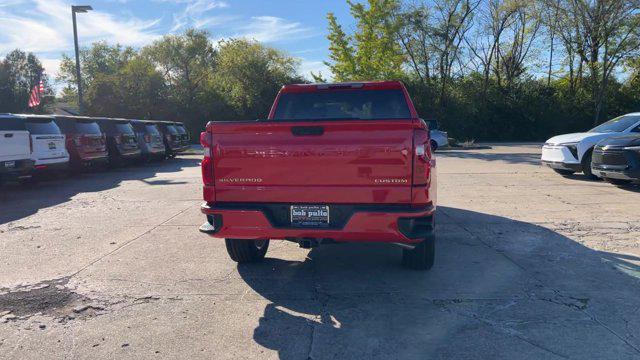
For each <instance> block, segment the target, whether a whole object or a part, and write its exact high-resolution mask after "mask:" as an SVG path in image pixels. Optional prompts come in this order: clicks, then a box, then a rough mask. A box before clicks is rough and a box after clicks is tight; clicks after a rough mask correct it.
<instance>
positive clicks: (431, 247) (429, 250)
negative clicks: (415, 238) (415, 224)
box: [402, 234, 436, 270]
mask: <svg viewBox="0 0 640 360" xmlns="http://www.w3.org/2000/svg"><path fill="white" fill-rule="evenodd" d="M435 253H436V236H435V234H434V235H430V236H427V237H426V238H425V239H424V241H423V242H421V243H420V244H418V245H417V246H416V247H415V248H413V249H412V250H409V249H403V250H402V266H404V267H406V268H408V269H413V270H429V269H431V268H432V267H433V263H434V261H435Z"/></svg>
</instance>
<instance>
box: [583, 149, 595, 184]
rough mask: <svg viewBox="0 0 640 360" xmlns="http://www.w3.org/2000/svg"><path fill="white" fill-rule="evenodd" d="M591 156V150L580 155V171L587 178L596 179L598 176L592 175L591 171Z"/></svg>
mask: <svg viewBox="0 0 640 360" xmlns="http://www.w3.org/2000/svg"><path fill="white" fill-rule="evenodd" d="M592 156H593V152H592V151H591V150H589V151H587V152H586V153H585V154H584V156H583V157H582V173H583V174H584V176H586V177H587V178H589V179H592V180H596V179H597V178H598V177H597V176H595V175H593V173H592V172H591V157H592Z"/></svg>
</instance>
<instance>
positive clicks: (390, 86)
mask: <svg viewBox="0 0 640 360" xmlns="http://www.w3.org/2000/svg"><path fill="white" fill-rule="evenodd" d="M348 89H363V90H400V89H404V85H403V84H402V82H400V81H358V82H339V83H315V84H290V85H285V86H283V87H282V90H281V92H284V93H290V92H314V91H322V90H348Z"/></svg>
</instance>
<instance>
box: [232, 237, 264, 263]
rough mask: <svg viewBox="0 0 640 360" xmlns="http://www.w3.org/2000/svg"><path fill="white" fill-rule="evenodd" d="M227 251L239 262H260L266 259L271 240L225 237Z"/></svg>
mask: <svg viewBox="0 0 640 360" xmlns="http://www.w3.org/2000/svg"><path fill="white" fill-rule="evenodd" d="M224 242H225V244H226V245H227V253H229V256H230V257H231V259H232V260H233V261H235V262H237V263H251V262H258V261H260V260H262V259H264V256H265V255H266V254H267V249H269V240H268V239H265V240H243V239H224Z"/></svg>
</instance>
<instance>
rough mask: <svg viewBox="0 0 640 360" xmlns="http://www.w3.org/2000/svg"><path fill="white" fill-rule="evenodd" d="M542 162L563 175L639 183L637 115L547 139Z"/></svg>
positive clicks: (621, 183) (627, 115)
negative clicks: (579, 174) (579, 175)
mask: <svg viewBox="0 0 640 360" xmlns="http://www.w3.org/2000/svg"><path fill="white" fill-rule="evenodd" d="M542 163H543V164H545V165H547V166H549V167H551V168H552V169H553V170H554V171H555V172H557V173H559V174H561V175H564V176H568V175H572V174H574V173H579V172H582V173H583V174H585V175H586V176H587V177H590V178H602V179H604V180H606V181H608V182H610V183H612V184H615V185H625V184H628V183H631V182H634V181H640V113H631V114H626V115H622V116H619V117H617V118H615V119H613V120H610V121H607V122H605V123H603V124H601V125H599V126H596V127H595V128H593V129H591V130H589V131H587V132H583V133H575V134H565V135H559V136H555V137H553V138H551V139H549V140H547V141H546V143H545V144H544V146H543V147H542Z"/></svg>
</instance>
